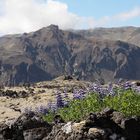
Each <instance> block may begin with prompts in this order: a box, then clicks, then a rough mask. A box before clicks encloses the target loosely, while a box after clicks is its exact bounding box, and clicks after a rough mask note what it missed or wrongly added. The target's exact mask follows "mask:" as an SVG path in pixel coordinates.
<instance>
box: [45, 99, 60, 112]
mask: <svg viewBox="0 0 140 140" xmlns="http://www.w3.org/2000/svg"><path fill="white" fill-rule="evenodd" d="M47 107H48V110H50V111H51V112H54V113H55V112H56V111H57V109H58V108H57V105H56V103H54V102H52V101H49V102H48V105H47Z"/></svg>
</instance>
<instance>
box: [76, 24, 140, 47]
mask: <svg viewBox="0 0 140 140" xmlns="http://www.w3.org/2000/svg"><path fill="white" fill-rule="evenodd" d="M74 32H75V31H74ZM76 32H77V33H79V34H81V35H83V36H85V37H88V38H100V39H101V38H102V39H109V40H121V41H125V42H129V43H132V44H135V45H137V46H140V40H139V38H140V28H139V27H131V26H130V27H119V28H95V29H93V30H79V31H76Z"/></svg>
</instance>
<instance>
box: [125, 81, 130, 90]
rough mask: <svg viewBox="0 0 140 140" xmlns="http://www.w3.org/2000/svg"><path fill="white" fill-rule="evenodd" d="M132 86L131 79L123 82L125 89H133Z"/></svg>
mask: <svg viewBox="0 0 140 140" xmlns="http://www.w3.org/2000/svg"><path fill="white" fill-rule="evenodd" d="M131 87H132V84H131V82H129V81H127V82H125V83H124V84H123V88H124V89H125V90H127V89H131Z"/></svg>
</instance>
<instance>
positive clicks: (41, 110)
mask: <svg viewBox="0 0 140 140" xmlns="http://www.w3.org/2000/svg"><path fill="white" fill-rule="evenodd" d="M37 112H38V113H41V114H43V115H47V114H48V112H49V111H48V108H47V107H46V106H43V105H41V106H39V107H38V111H37Z"/></svg>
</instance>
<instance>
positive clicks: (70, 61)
mask: <svg viewBox="0 0 140 140" xmlns="http://www.w3.org/2000/svg"><path fill="white" fill-rule="evenodd" d="M131 28H132V27H131ZM87 32H88V31H87ZM83 33H84V32H83V31H82V32H80V31H74V32H73V31H67V30H61V29H59V27H58V26H56V25H50V26H48V27H44V28H41V29H39V30H37V31H35V32H31V33H24V34H21V35H13V36H12V35H10V36H3V37H1V38H0V78H1V81H0V85H2V84H4V85H17V84H20V83H25V82H31V83H34V82H39V81H45V80H52V79H53V78H56V77H58V76H61V75H64V74H67V75H73V76H75V77H77V78H78V79H83V80H89V81H95V80H97V79H99V80H102V81H105V82H108V81H114V80H116V79H119V78H123V79H129V80H139V79H140V72H139V71H140V62H139V61H138V60H140V48H139V46H138V45H136V44H137V42H136V43H135V44H133V43H132V44H131V43H130V42H124V41H121V40H119V39H116V40H113V39H109V38H107V37H106V36H105V37H106V38H105V37H104V36H103V35H102V36H101V37H98V36H96V35H95V33H92V34H91V35H90V36H88V35H86V34H87V33H86V32H85V33H84V34H83ZM99 34H101V32H99ZM120 34H121V33H120ZM138 35H140V34H138Z"/></svg>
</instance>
